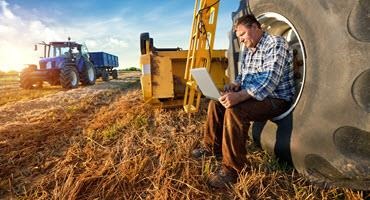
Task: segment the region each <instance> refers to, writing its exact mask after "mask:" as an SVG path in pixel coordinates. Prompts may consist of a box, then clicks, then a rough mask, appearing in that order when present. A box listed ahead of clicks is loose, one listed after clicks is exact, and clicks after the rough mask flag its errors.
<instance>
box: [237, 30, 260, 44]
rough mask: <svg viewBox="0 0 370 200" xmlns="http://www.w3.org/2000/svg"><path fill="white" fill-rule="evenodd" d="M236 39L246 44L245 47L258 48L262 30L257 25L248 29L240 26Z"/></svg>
mask: <svg viewBox="0 0 370 200" xmlns="http://www.w3.org/2000/svg"><path fill="white" fill-rule="evenodd" d="M236 37H238V39H239V42H241V43H244V45H245V47H247V48H253V47H256V45H257V43H258V41H259V39H260V37H261V29H259V28H258V26H257V25H256V24H252V25H251V26H248V27H247V26H245V25H244V24H240V25H238V26H237V27H236Z"/></svg>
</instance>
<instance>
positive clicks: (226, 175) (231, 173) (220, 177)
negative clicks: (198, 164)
mask: <svg viewBox="0 0 370 200" xmlns="http://www.w3.org/2000/svg"><path fill="white" fill-rule="evenodd" d="M237 179H238V173H237V172H236V171H235V170H227V169H220V170H219V171H217V172H216V173H213V174H211V175H210V176H209V181H208V185H209V186H211V187H213V188H219V189H221V188H226V187H228V186H232V185H233V184H234V183H236V181H237Z"/></svg>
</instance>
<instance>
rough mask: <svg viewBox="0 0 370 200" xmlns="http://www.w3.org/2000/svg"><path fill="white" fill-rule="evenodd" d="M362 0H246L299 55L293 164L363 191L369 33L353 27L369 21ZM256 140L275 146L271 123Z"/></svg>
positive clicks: (369, 109)
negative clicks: (270, 128) (259, 139)
mask: <svg viewBox="0 0 370 200" xmlns="http://www.w3.org/2000/svg"><path fill="white" fill-rule="evenodd" d="M366 2H368V1H365V0H360V1H356V3H355V1H347V0H327V1H304V0H284V1H281V0H250V1H249V7H250V10H251V12H252V13H253V14H254V15H255V16H256V17H257V18H258V19H259V21H260V22H261V23H262V26H263V27H267V31H269V32H272V33H273V34H278V35H283V36H285V37H286V38H287V39H288V41H289V43H290V44H291V46H292V47H293V48H294V49H296V51H298V53H297V55H296V56H298V58H300V60H301V61H300V62H299V63H300V69H298V71H299V72H300V77H299V78H297V97H296V101H295V102H294V104H293V106H292V108H291V109H290V110H293V108H294V113H293V132H292V133H291V136H290V137H291V138H290V140H286V143H285V145H286V146H287V148H290V150H291V157H292V160H293V164H294V167H295V168H296V169H297V170H298V171H299V172H301V173H302V174H304V175H306V176H308V177H309V178H310V179H311V180H313V181H318V182H325V183H329V184H334V185H337V186H344V187H350V188H354V189H361V190H369V189H370V103H369V102H370V85H369V83H370V59H369V58H370V43H369V40H368V38H369V34H370V33H369V32H368V26H367V27H366V26H362V27H361V26H359V25H361V24H362V23H365V22H364V21H366V20H367V21H368V15H367V14H366V13H369V12H370V3H366ZM364 11H365V12H364ZM353 12H357V14H353ZM361 13H362V14H361ZM364 13H365V14H364ZM351 16H352V17H351ZM354 16H356V17H354ZM356 18H358V19H356ZM353 27H355V28H353ZM269 131H271V132H269ZM261 142H262V143H264V144H263V145H262V146H263V147H264V148H265V149H267V150H268V149H273V148H274V145H275V143H276V140H275V136H274V130H266V131H265V132H264V133H263V134H262V137H261Z"/></svg>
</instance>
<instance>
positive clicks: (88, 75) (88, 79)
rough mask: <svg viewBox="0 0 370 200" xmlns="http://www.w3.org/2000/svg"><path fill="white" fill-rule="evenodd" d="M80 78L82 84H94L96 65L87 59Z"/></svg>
mask: <svg viewBox="0 0 370 200" xmlns="http://www.w3.org/2000/svg"><path fill="white" fill-rule="evenodd" d="M80 80H81V84H82V85H94V84H95V81H96V71H95V67H94V65H93V64H92V63H91V62H89V61H86V62H85V65H84V68H83V70H82V72H81V74H80Z"/></svg>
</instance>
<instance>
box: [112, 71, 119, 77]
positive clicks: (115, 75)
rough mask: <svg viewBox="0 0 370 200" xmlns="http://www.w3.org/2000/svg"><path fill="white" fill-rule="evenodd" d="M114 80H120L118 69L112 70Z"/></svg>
mask: <svg viewBox="0 0 370 200" xmlns="http://www.w3.org/2000/svg"><path fill="white" fill-rule="evenodd" d="M112 78H113V79H118V71H117V70H116V69H114V70H112Z"/></svg>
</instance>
